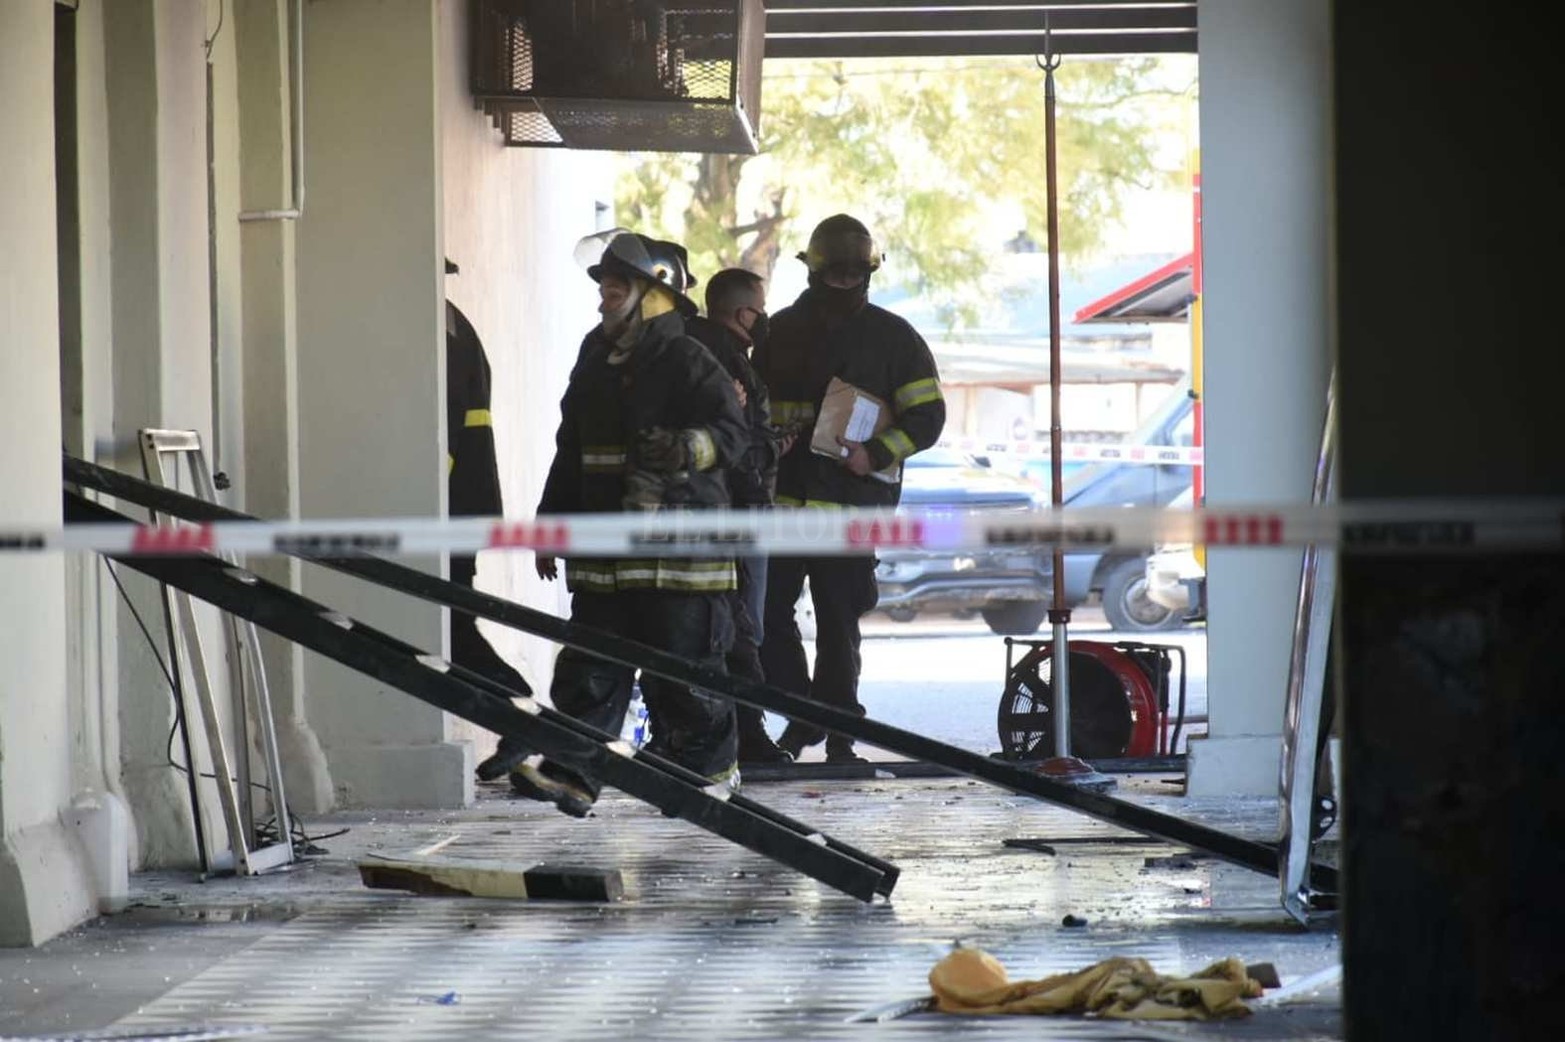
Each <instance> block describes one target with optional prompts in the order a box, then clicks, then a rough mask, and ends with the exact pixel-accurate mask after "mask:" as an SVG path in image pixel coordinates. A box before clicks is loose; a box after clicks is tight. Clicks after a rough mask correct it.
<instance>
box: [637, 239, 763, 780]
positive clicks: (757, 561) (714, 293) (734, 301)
mask: <svg viewBox="0 0 1565 1042" xmlns="http://www.w3.org/2000/svg"><path fill="white" fill-rule="evenodd" d="M768 322H769V320H768V318H767V315H766V283H765V280H763V279H762V278H761V277H760V276H759V275H757V274H755V273H754V272H752V271H746V270H744V269H743V268H727V269H725V270H723V271H720V272H718V273H717V274H716V275H714V276H712V279H711V281H709V282H708V283H707V285H706V317H705V318H689V319H686V320H685V331H686V332H687V333H689V334H690V335H691V336H693V337H695V338H696V339H697V340H699V341H701V343H703V344H705V345H706V347H707V349H708V350H709V351H711V352H712V354H713V356H714V357H716V358H717V361H718V362H719V363H720V364H721V365H722V367H723V368H724V369H726V370H727V371H728V375H729V376H730V377H732V378H733V382H734V391H735V392H736V393H737V394H738V396H739V404H740V405H741V406H742V407H743V408H744V410H745V420H746V421H747V423H748V424H749V438H748V441H747V443H746V448H745V451H744V454H743V455H742V456H741V457H740V458H739V461H738V463H736V464H735V465H734V466H733V467H731V468H729V471H728V490H729V493H730V495H731V496H732V503H733V506H734V507H736V508H738V509H741V510H744V509H751V510H764V509H767V508H768V507H770V506H771V505H772V495H773V492H774V489H775V486H776V483H777V457H778V454H779V448H780V438H779V435H778V432H777V429H776V428H775V427H773V426H772V422H771V409H770V406H769V404H768V401H767V395H766V385H765V384H763V383H762V382H761V379H760V377H759V376H758V375H756V372H755V368H754V366H752V365H751V364H750V352H751V350H752V349H756V348H758V347H759V345H761V344H762V343H764V342H765V340H766V334H767V326H768ZM736 563H737V565H738V570H739V589H738V590H737V591H736V592H735V594H734V596H733V597H732V598H731V599H730V608H731V610H732V612H733V616H734V645H733V648H732V650H730V651H729V653H728V672H729V673H731V674H733V675H734V676H740V677H744V678H746V679H748V680H754V681H757V682H760V681H764V680H765V679H766V677H765V673H764V671H763V670H762V669H761V657H760V653H761V641H762V638H763V637H764V635H765V630H764V623H763V619H764V617H765V616H764V614H763V612H764V609H765V604H766V558H764V557H741V558H739V559H738V561H737V562H736ZM655 712H656V710H655V709H652V708H651V707H649V714H651V715H653V728H652V733H653V735H654V737H655V736H656V735H657V723H656V718H655ZM735 712H736V713H737V714H738V717H739V764H740V766H741V767H743V766H744V765H745V764H777V763H788V762H789V761H791V760H792V759H793V757H791V756H789V755H788V754H787V753H786V752H784V751H783V750H782V749H781V748H779V747H778V746H777V744H776V743H775V742H773V741H772V738H771V736H770V735H769V734H767V733H766V725H765V722H764V717H763V714H762V713H761V711H760V710H759V709H756V708H755V707H754V706H747V705H736V706H735Z"/></svg>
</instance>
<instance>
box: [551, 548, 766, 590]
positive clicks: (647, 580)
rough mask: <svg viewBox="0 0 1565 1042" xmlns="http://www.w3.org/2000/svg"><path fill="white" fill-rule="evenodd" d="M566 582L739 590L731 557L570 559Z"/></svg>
mask: <svg viewBox="0 0 1565 1042" xmlns="http://www.w3.org/2000/svg"><path fill="white" fill-rule="evenodd" d="M565 584H566V586H567V587H568V588H570V589H571V590H583V591H586V592H588V593H615V592H617V591H619V590H668V591H670V592H675V593H724V592H727V591H729V590H733V589H737V588H738V585H739V581H738V574H737V572H736V571H735V569H734V562H733V561H732V560H730V559H728V558H718V559H712V558H688V557H663V558H651V557H647V558H637V557H633V558H570V559H567V560H566V562H565Z"/></svg>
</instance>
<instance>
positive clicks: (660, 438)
mask: <svg viewBox="0 0 1565 1042" xmlns="http://www.w3.org/2000/svg"><path fill="white" fill-rule="evenodd" d="M682 433H683V432H682V431H675V430H670V429H668V428H667V427H653V428H652V429H651V430H645V431H642V432H641V438H640V441H639V443H638V444H637V446H636V461H637V463H639V464H640V466H641V468H642V469H643V470H651V471H657V472H659V473H665V474H667V473H671V472H673V471H676V470H686V469H688V468H689V466H690V453H689V452H688V451H686V449H685V440H684V439H683V438H682V437H680V435H681V434H682Z"/></svg>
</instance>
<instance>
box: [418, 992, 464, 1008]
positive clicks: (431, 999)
mask: <svg viewBox="0 0 1565 1042" xmlns="http://www.w3.org/2000/svg"><path fill="white" fill-rule="evenodd" d="M418 1003H419V1005H421V1006H459V1005H461V1003H462V996H460V995H458V994H457V993H456V992H454V991H448V992H446V993H445V994H444V995H420V996H419V997H418Z"/></svg>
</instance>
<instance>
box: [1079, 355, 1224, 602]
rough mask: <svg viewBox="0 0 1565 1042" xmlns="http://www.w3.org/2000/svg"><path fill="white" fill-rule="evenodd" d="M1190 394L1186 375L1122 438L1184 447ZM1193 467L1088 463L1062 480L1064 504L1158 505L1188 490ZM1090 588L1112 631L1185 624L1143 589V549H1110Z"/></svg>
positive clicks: (1135, 442) (1136, 442) (1190, 430)
mask: <svg viewBox="0 0 1565 1042" xmlns="http://www.w3.org/2000/svg"><path fill="white" fill-rule="evenodd" d="M1194 404H1195V402H1194V400H1193V399H1192V398H1191V397H1190V384H1189V381H1188V380H1186V381H1181V382H1180V383H1178V384H1176V385H1175V386H1174V387H1173V388H1172V389H1171V390H1170V392H1169V394H1168V397H1167V398H1165V399H1164V400H1163V402H1162V403H1161V404H1160V405H1159V406H1158V408H1157V409H1156V410H1155V411H1154V412H1153V413H1152V415H1151V416H1149V417H1148V418H1147V420H1146V422H1144V423H1143V424H1142V425H1141V426H1140V427H1138V428H1137V429H1136V430H1135V431H1133V432H1132V433H1131V434H1130V436H1129V437H1128V438H1127V439H1126V442H1127V443H1128V444H1131V445H1168V446H1176V447H1188V446H1189V445H1190V444H1191V442H1192V441H1193V438H1192V434H1193V432H1194V408H1193V407H1194ZM1193 475H1194V471H1193V469H1192V468H1191V467H1190V466H1189V465H1188V464H1149V463H1121V462H1117V461H1107V462H1102V463H1093V464H1090V465H1088V466H1086V467H1083V468H1081V469H1080V470H1078V471H1076V472H1075V473H1073V474H1072V475H1071V476H1070V477H1069V478H1067V479H1065V481H1064V500H1065V505H1066V506H1073V507H1163V506H1168V505H1170V504H1171V503H1173V502H1174V501H1175V500H1176V499H1178V498H1179V497H1180V496H1182V495H1188V494H1189V492H1190V488H1191V484H1192V477H1193ZM1088 586H1089V588H1090V589H1091V590H1092V591H1093V592H1094V593H1095V594H1097V596H1098V599H1099V601H1100V602H1101V604H1102V605H1103V614H1104V616H1105V617H1106V618H1107V619H1108V622H1109V625H1110V626H1112V627H1113V628H1114V629H1115V630H1116V631H1120V632H1127V633H1152V632H1157V631H1160V630H1170V629H1177V628H1179V627H1180V626H1182V625H1184V619H1183V618H1182V616H1181V613H1179V612H1176V611H1173V610H1172V609H1170V608H1168V607H1167V606H1165V605H1162V604H1159V603H1158V602H1156V601H1154V600H1152V599H1151V598H1150V597H1149V596H1148V594H1147V555H1146V554H1144V553H1132V552H1127V551H1124V550H1110V551H1108V552H1107V553H1104V554H1103V555H1101V556H1100V557H1099V558H1098V559H1097V560H1096V562H1095V563H1094V565H1093V569H1092V575H1091V578H1090V580H1089V582H1088Z"/></svg>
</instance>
